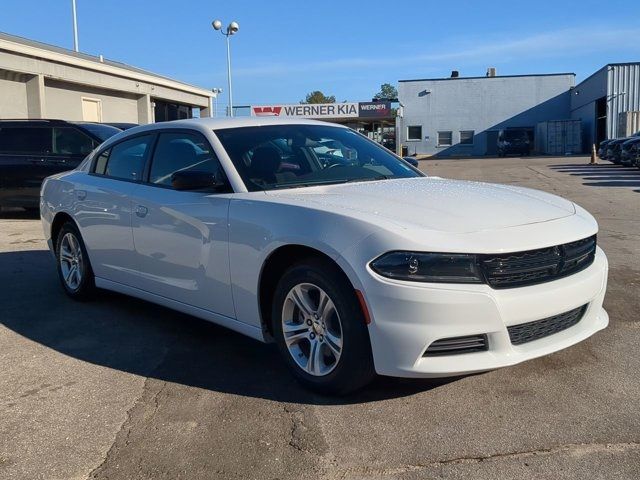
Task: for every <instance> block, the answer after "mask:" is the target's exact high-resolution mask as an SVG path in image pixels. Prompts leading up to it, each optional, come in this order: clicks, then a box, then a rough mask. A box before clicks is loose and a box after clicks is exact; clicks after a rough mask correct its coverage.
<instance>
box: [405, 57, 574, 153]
mask: <svg viewBox="0 0 640 480" xmlns="http://www.w3.org/2000/svg"><path fill="white" fill-rule="evenodd" d="M574 85H575V74H573V73H558V74H549V75H508V76H497V75H495V74H494V70H492V69H489V71H488V75H487V76H486V77H467V78H462V77H459V76H457V72H453V73H452V76H451V78H444V79H443V78H431V79H421V80H400V82H399V85H398V100H399V101H400V105H401V110H400V115H399V118H398V129H399V132H400V138H401V142H402V144H403V145H405V146H406V147H408V153H409V154H427V155H442V156H471V155H474V156H477V155H495V154H497V153H498V150H497V141H498V135H499V132H500V131H501V130H506V129H515V128H517V129H525V130H528V131H529V132H530V135H532V136H533V135H534V131H535V127H536V125H537V124H538V123H540V122H544V121H547V120H558V119H565V118H570V108H569V99H570V93H569V92H570V90H571V89H572V88H573V86H574Z"/></svg>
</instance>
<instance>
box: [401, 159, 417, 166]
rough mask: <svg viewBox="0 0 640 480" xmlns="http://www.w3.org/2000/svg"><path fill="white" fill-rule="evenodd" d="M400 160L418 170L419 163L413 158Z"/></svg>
mask: <svg viewBox="0 0 640 480" xmlns="http://www.w3.org/2000/svg"><path fill="white" fill-rule="evenodd" d="M402 159H403V160H404V161H405V162H407V163H410V164H411V165H412V166H414V167H416V168H418V165H420V163H419V162H418V160H416V159H415V158H413V157H402Z"/></svg>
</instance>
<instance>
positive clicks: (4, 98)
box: [0, 70, 29, 118]
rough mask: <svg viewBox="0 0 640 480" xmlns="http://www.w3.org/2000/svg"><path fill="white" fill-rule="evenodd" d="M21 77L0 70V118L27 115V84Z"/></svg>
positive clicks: (23, 116) (24, 116)
mask: <svg viewBox="0 0 640 480" xmlns="http://www.w3.org/2000/svg"><path fill="white" fill-rule="evenodd" d="M22 77H24V75H19V74H12V72H7V71H5V70H0V118H26V117H27V115H28V113H29V112H28V108H27V84H26V82H25V79H24V78H22Z"/></svg>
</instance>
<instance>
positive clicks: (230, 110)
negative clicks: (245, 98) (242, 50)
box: [227, 35, 233, 117]
mask: <svg viewBox="0 0 640 480" xmlns="http://www.w3.org/2000/svg"><path fill="white" fill-rule="evenodd" d="M227 88H229V116H230V117H233V90H232V89H231V48H230V47H229V35H227Z"/></svg>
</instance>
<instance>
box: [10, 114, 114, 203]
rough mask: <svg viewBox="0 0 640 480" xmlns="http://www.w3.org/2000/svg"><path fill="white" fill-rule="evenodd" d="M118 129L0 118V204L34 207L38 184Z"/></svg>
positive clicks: (69, 167)
mask: <svg viewBox="0 0 640 480" xmlns="http://www.w3.org/2000/svg"><path fill="white" fill-rule="evenodd" d="M120 132H121V130H119V129H117V128H114V127H111V126H108V125H102V124H99V123H87V122H66V121H63V120H0V207H23V208H27V209H37V208H38V205H39V202H40V185H41V184H42V181H43V180H44V179H45V178H46V177H48V176H49V175H53V174H54V173H58V172H63V171H66V170H72V169H74V168H75V167H77V166H78V165H79V164H80V162H81V161H82V160H83V159H84V157H86V156H87V154H88V153H90V152H91V151H92V150H93V149H94V148H96V147H97V146H98V145H99V144H100V143H102V142H103V141H104V140H106V139H107V138H109V137H111V136H112V135H115V134H116V133H120Z"/></svg>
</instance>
